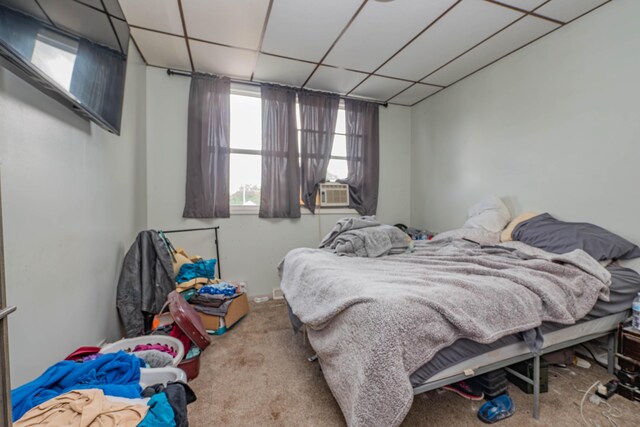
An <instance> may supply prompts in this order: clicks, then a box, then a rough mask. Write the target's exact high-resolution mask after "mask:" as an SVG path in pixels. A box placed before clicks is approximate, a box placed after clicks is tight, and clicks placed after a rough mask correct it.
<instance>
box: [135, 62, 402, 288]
mask: <svg viewBox="0 0 640 427" xmlns="http://www.w3.org/2000/svg"><path fill="white" fill-rule="evenodd" d="M189 82H190V80H189V79H188V78H184V77H177V76H174V77H169V76H167V74H166V72H165V71H164V70H161V69H156V68H151V67H149V68H148V69H147V127H148V131H147V138H148V139H147V165H148V175H147V178H148V179H147V185H148V189H147V191H148V206H147V211H148V225H149V227H150V228H155V229H165V230H169V229H175V228H191V227H204V226H213V225H219V226H220V227H221V228H220V248H221V261H222V276H223V278H224V279H227V280H244V281H246V282H247V284H248V286H249V293H250V294H252V295H262V294H270V293H271V290H272V288H274V287H277V286H278V284H279V280H278V276H277V274H276V270H275V267H276V265H277V263H278V262H279V261H280V260H281V259H282V257H283V256H284V255H285V254H286V253H287V252H288V251H289V250H291V249H293V248H296V247H301V246H307V247H314V246H317V244H318V242H319V240H320V239H321V237H322V236H323V235H324V233H326V232H327V231H328V230H329V229H330V228H331V227H332V226H333V224H334V223H335V221H336V220H337V219H339V218H340V217H341V216H345V215H344V214H342V215H337V216H336V215H322V216H320V215H316V216H313V215H303V216H302V218H300V219H296V220H290V219H281V220H267V219H259V218H258V216H257V214H256V215H232V217H231V218H229V219H216V220H197V219H183V218H182V209H183V207H184V186H185V173H186V172H185V170H186V136H187V102H188V98H189ZM410 119H411V112H410V109H409V108H405V107H393V106H392V107H389V108H387V109H384V108H381V109H380V145H381V149H380V151H381V153H380V192H379V199H380V202H379V205H378V218H379V219H380V220H382V221H384V222H387V223H391V224H393V223H396V222H402V223H405V224H407V223H409V214H410V212H409V210H410V199H409V196H410V194H409V182H410V171H409V165H410V163H411V156H410V155H411V147H410V145H411V133H410V132H411V125H410ZM169 237H170V239H171V240H172V242H173V243H174V245H176V246H183V247H185V249H187V251H188V252H189V253H190V254H199V255H201V256H203V257H213V256H214V250H213V237H212V233H210V232H203V233H190V234H182V235H170V236H169Z"/></svg>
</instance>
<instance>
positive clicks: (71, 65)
mask: <svg viewBox="0 0 640 427" xmlns="http://www.w3.org/2000/svg"><path fill="white" fill-rule="evenodd" d="M128 46H129V27H128V25H127V22H126V20H125V19H124V15H123V14H122V11H121V10H120V7H119V5H118V2H114V1H110V2H97V3H96V2H94V3H93V6H89V5H86V4H84V3H82V2H71V1H69V2H62V1H59V0H39V1H38V2H35V1H34V0H21V1H12V0H0V65H3V66H5V67H7V68H8V69H9V70H11V71H12V72H14V73H15V74H17V75H18V76H20V77H21V78H23V79H24V80H26V81H27V82H29V83H30V84H32V85H33V86H35V87H36V88H38V89H39V90H41V91H42V92H44V93H46V94H47V95H49V96H51V97H52V98H54V99H55V100H56V101H58V102H60V103H61V104H62V105H64V106H66V107H67V108H69V109H71V110H73V111H74V112H75V113H77V114H79V115H81V116H83V117H85V118H87V119H89V120H92V121H94V122H95V123H96V124H98V125H99V126H101V127H102V128H104V129H105V130H107V131H109V132H112V133H115V134H118V135H119V134H120V128H121V116H122V102H123V99H124V82H125V70H126V64H127V49H128Z"/></svg>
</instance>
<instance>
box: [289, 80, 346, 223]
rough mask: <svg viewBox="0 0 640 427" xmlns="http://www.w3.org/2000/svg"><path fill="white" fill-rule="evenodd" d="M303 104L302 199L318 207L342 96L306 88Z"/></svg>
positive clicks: (309, 205) (313, 210)
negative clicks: (317, 197)
mask: <svg viewBox="0 0 640 427" xmlns="http://www.w3.org/2000/svg"><path fill="white" fill-rule="evenodd" d="M298 104H299V105H300V161H301V162H300V173H301V175H302V178H301V179H302V202H303V203H304V205H305V206H306V207H307V209H309V210H310V211H311V212H315V210H316V194H317V193H318V184H320V183H321V182H322V181H324V179H325V177H326V175H327V167H328V166H329V157H331V148H332V147H333V136H334V135H335V130H336V121H337V119H338V106H339V105H340V96H339V95H333V94H324V93H317V92H308V91H303V92H300V93H299V94H298Z"/></svg>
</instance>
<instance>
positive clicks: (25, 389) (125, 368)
mask: <svg viewBox="0 0 640 427" xmlns="http://www.w3.org/2000/svg"><path fill="white" fill-rule="evenodd" d="M142 363H143V362H142ZM142 366H144V365H142ZM140 367H141V360H140V359H139V358H138V357H136V356H132V355H130V354H127V353H125V352H123V351H119V352H117V353H108V354H105V355H103V356H101V357H99V358H97V359H96V360H92V361H89V362H84V363H76V362H73V361H68V360H65V361H62V362H58V363H56V364H55V365H53V366H51V367H50V368H49V369H47V370H46V371H45V372H44V374H42V375H40V376H39V377H38V378H36V379H35V380H33V381H31V382H29V383H27V384H25V385H22V386H20V387H18V388H16V389H13V390H12V391H11V401H12V403H13V421H16V420H18V419H20V417H22V416H23V415H24V414H25V413H26V412H27V411H29V410H30V409H31V408H33V407H35V406H38V405H39V404H41V403H43V402H46V401H47V400H49V399H52V398H54V397H56V396H59V395H61V394H64V393H66V392H68V391H71V390H81V389H88V388H98V389H101V390H102V391H103V392H104V394H106V395H110V396H120V397H127V398H139V397H140V394H141V392H142V389H141V388H140V384H139V382H140Z"/></svg>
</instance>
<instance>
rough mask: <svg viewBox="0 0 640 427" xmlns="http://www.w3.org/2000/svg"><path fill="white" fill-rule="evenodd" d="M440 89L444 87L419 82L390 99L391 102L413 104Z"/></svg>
mask: <svg viewBox="0 0 640 427" xmlns="http://www.w3.org/2000/svg"><path fill="white" fill-rule="evenodd" d="M439 90H442V89H441V88H439V87H437V86H429V85H424V84H422V83H418V84H416V85H415V86H411V87H410V88H409V89H407V90H405V91H404V92H402V93H401V94H400V95H398V96H396V97H395V98H392V99H390V100H389V102H393V103H394V104H402V105H409V106H411V105H413V104H415V103H416V102H418V101H421V100H423V99H424V98H426V97H427V96H429V95H433V94H434V93H436V92H438V91H439Z"/></svg>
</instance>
